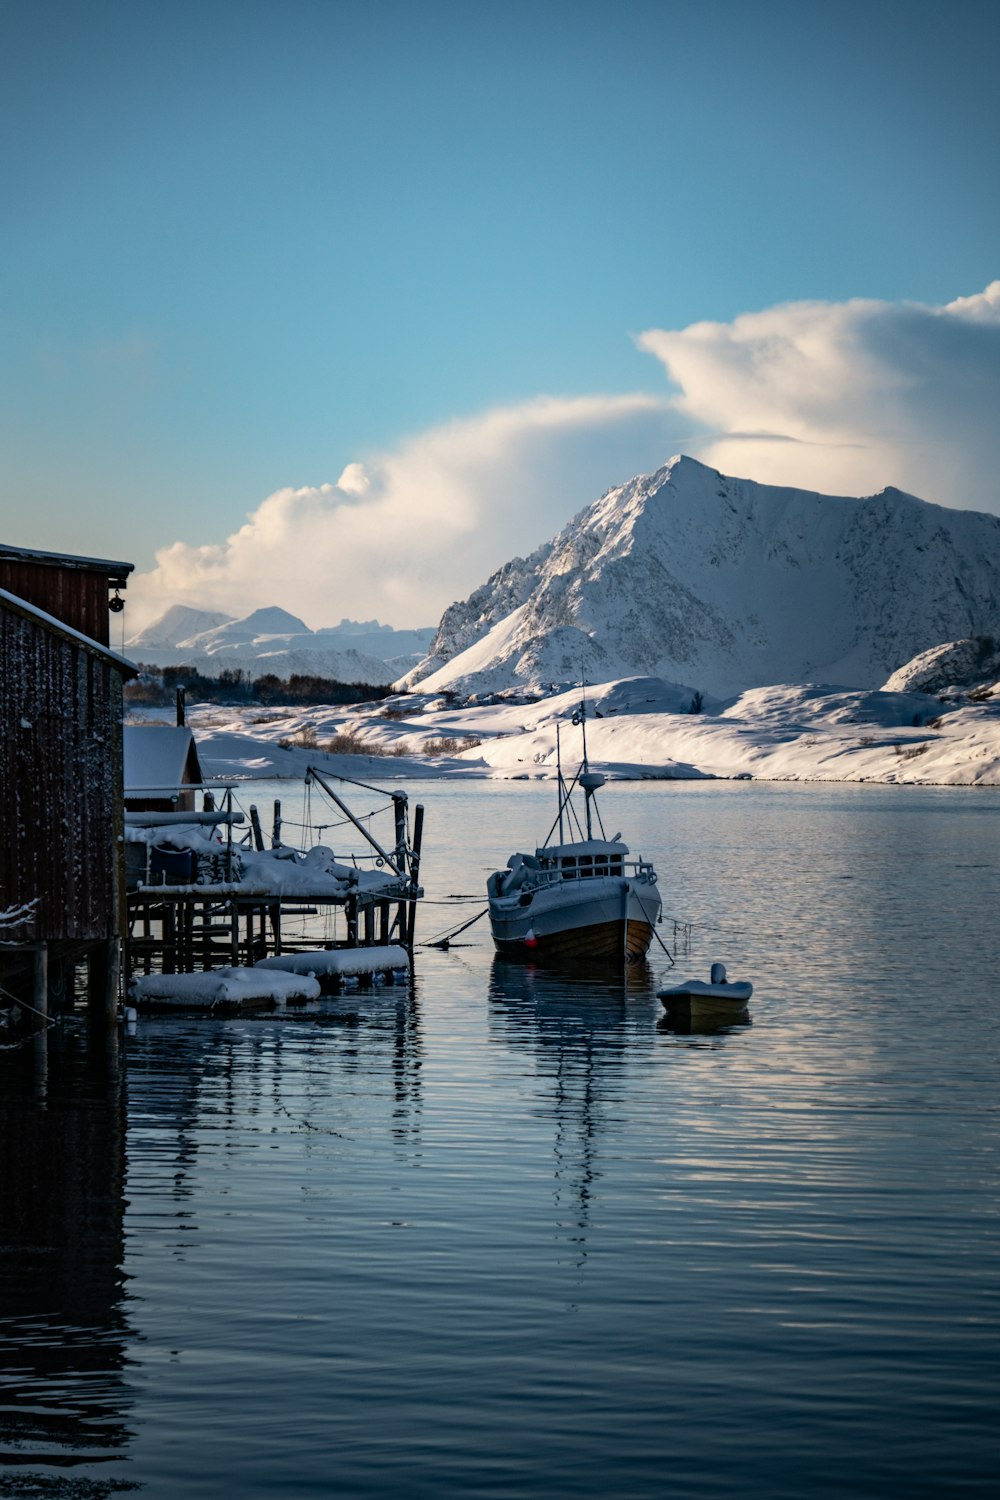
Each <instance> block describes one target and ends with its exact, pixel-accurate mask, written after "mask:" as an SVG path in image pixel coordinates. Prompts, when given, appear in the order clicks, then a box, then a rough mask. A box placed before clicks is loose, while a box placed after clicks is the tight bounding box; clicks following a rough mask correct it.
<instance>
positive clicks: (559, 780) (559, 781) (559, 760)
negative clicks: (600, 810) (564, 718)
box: [556, 719, 564, 844]
mask: <svg viewBox="0 0 1000 1500" xmlns="http://www.w3.org/2000/svg"><path fill="white" fill-rule="evenodd" d="M556 786H557V787H558V789H559V842H560V844H561V843H562V841H563V803H564V798H563V774H562V749H561V746H560V743H559V720H558V719H557V720H556Z"/></svg>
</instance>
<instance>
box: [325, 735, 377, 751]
mask: <svg viewBox="0 0 1000 1500" xmlns="http://www.w3.org/2000/svg"><path fill="white" fill-rule="evenodd" d="M325 748H326V753H327V755H385V753H386V752H385V750H383V748H382V746H381V745H369V744H367V743H366V741H365V740H363V739H361V737H360V736H359V735H356V734H349V733H341V734H335V735H334V736H333V738H332V739H331V740H328V741H327V744H326V747H325Z"/></svg>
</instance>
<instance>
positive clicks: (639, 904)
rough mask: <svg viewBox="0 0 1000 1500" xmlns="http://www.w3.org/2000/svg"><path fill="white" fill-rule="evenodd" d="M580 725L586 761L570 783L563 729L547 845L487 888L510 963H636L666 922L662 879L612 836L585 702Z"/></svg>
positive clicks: (496, 938) (498, 939)
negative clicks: (592, 761)
mask: <svg viewBox="0 0 1000 1500" xmlns="http://www.w3.org/2000/svg"><path fill="white" fill-rule="evenodd" d="M573 722H574V723H579V724H580V725H581V726H582V727H583V761H582V763H581V765H580V767H579V770H578V771H577V772H576V775H575V776H574V777H573V778H572V780H570V781H569V782H567V781H566V780H565V778H564V777H563V772H562V758H561V750H560V746H559V732H558V729H557V733H556V746H557V749H556V764H557V780H558V794H559V811H558V814H557V816H556V819H555V821H554V823H553V825H552V827H551V828H550V829H549V832H548V835H547V836H546V840H545V843H544V844H543V845H542V846H541V847H540V848H537V849H536V850H535V851H534V853H532V854H523V853H522V854H512V855H511V857H510V858H509V859H508V861H507V868H506V869H504V870H496V871H494V873H493V874H492V875H491V876H490V877H489V880H488V881H487V883H486V894H487V897H488V901H489V914H490V927H491V929H492V932H493V942H494V944H495V945H496V949H497V952H498V953H501V954H503V955H504V956H505V957H514V958H534V959H539V960H553V961H556V962H580V961H601V962H608V961H617V962H625V963H635V962H638V961H639V960H640V959H642V958H644V957H645V955H646V953H647V952H648V950H649V945H650V942H651V941H652V937H653V929H654V927H655V926H656V923H657V921H658V920H659V916H660V909H661V901H660V893H659V891H658V890H657V886H656V871H655V870H654V869H653V866H652V865H651V864H650V863H649V861H648V860H644V859H631V858H630V855H629V849H628V846H627V845H626V844H624V843H622V840H621V835H620V834H616V835H615V836H614V838H610V839H609V838H607V836H606V835H605V832H604V825H603V823H602V822H601V816H600V811H599V810H598V807H597V803H596V800H595V795H596V793H597V791H598V790H599V788H600V787H602V786H603V785H604V783H605V780H606V778H605V777H604V776H602V775H601V773H600V772H599V771H592V770H591V769H590V766H589V764H588V761H587V737H586V703H585V702H584V704H582V705H581V708H580V710H579V712H578V713H577V714H574V716H573ZM577 791H580V792H582V793H583V799H584V814H583V819H582V821H581V820H580V818H579V817H578V814H577V811H576V808H575V806H574V803H573V796H574V793H576V792H577ZM595 821H596V824H597V827H598V829H599V833H600V837H597V836H595V833H594V823H595ZM574 834H575V837H574ZM554 835H555V836H556V841H555V842H552V840H553V836H554Z"/></svg>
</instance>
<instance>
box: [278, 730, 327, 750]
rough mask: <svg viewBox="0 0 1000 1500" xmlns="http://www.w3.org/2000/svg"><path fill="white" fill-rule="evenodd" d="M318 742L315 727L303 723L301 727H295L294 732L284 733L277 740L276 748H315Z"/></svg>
mask: <svg viewBox="0 0 1000 1500" xmlns="http://www.w3.org/2000/svg"><path fill="white" fill-rule="evenodd" d="M318 744H319V740H318V739H317V738H316V731H315V729H314V728H313V727H312V725H311V724H303V726H302V728H301V729H297V730H296V731H295V733H294V734H292V735H287V734H286V735H285V736H284V738H283V739H280V740H279V741H278V749H279V750H315V749H316V747H317V745H318Z"/></svg>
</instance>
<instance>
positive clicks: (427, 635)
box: [126, 604, 434, 684]
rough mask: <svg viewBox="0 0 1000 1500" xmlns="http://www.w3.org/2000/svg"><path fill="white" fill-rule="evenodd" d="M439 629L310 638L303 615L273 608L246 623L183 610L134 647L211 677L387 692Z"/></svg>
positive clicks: (378, 629)
mask: <svg viewBox="0 0 1000 1500" xmlns="http://www.w3.org/2000/svg"><path fill="white" fill-rule="evenodd" d="M433 637H434V628H433V626H427V627H425V628H423V629H415V630H394V629H393V628H392V626H390V625H380V624H379V622H378V621H377V620H368V621H365V622H363V623H361V622H357V621H353V620H341V622H340V624H339V625H332V626H325V627H323V628H322V629H320V630H310V629H309V627H308V625H306V624H305V623H304V622H303V621H302V620H300V619H299V618H298V617H297V616H296V615H293V614H289V613H288V611H287V610H284V609H279V608H278V607H277V606H276V605H270V606H268V607H266V608H263V609H255V610H253V611H252V612H251V613H250V614H248V615H245V616H243V617H242V618H241V619H233V618H232V617H231V616H230V615H225V614H219V613H216V612H213V611H210V610H200V609H192V608H190V607H189V606H187V605H182V604H175V605H173V606H172V607H171V608H170V609H168V610H167V612H166V614H165V615H163V616H162V617H161V618H160V619H159V620H157V621H155V623H154V624H152V625H149V626H147V628H146V629H145V630H143V631H140V633H139V634H138V635H136V636H133V637H132V638H131V639H130V640H129V641H128V643H127V647H126V649H127V650H128V651H129V653H130V654H131V655H132V656H133V657H134V658H136V659H138V660H140V661H143V662H148V663H149V664H150V665H151V666H157V667H167V666H178V665H181V664H184V665H187V666H193V667H196V668H197V669H198V670H199V671H200V672H203V673H204V674H205V675H208V676H210V675H217V674H218V673H219V672H221V671H223V670H224V669H226V668H227V667H228V668H237V667H238V668H242V670H244V671H247V672H250V673H251V674H253V675H260V674H261V673H263V672H273V673H275V674H276V675H277V676H279V677H289V676H291V675H292V674H293V673H303V674H306V675H309V674H313V675H316V676H321V677H331V678H335V679H337V680H338V681H341V682H370V683H380V684H384V683H386V682H391V681H392V680H393V679H394V678H396V677H398V676H400V674H402V673H404V672H407V671H409V670H410V669H411V668H412V667H413V666H414V665H415V664H416V663H417V662H418V661H420V660H421V659H422V658H423V656H424V655H425V654H426V652H427V650H428V647H429V646H430V643H431V640H432V639H433Z"/></svg>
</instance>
